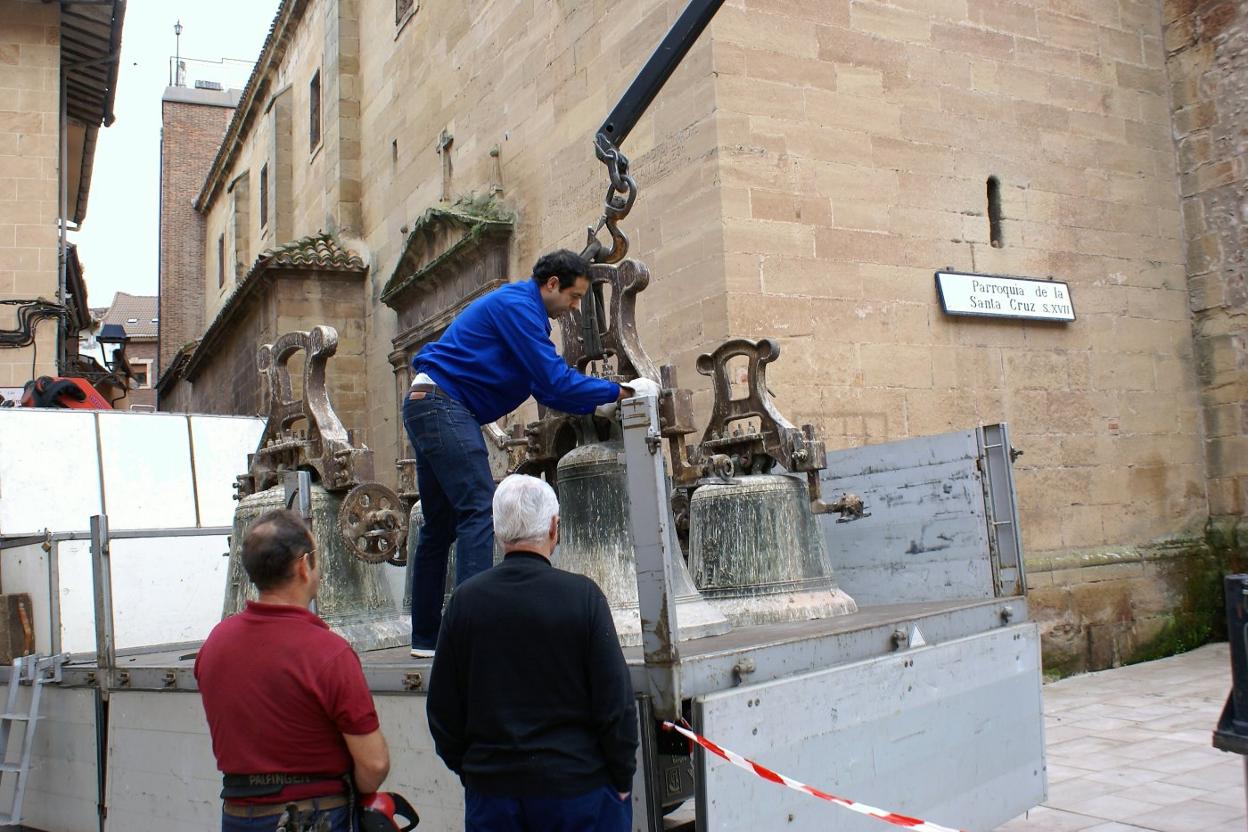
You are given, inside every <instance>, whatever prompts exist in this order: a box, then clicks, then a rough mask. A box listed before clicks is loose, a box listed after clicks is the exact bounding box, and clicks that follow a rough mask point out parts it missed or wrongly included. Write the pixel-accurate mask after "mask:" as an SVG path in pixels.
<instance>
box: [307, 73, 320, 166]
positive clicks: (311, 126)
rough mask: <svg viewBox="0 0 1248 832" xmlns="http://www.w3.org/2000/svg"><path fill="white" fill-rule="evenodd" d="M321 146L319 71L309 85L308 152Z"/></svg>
mask: <svg viewBox="0 0 1248 832" xmlns="http://www.w3.org/2000/svg"><path fill="white" fill-rule="evenodd" d="M320 144H321V71H320V70H319V69H318V70H317V71H316V74H315V75H313V76H312V83H311V84H309V85H308V152H309V153H311V152H312V151H313V150H316V149H317V148H318V147H320Z"/></svg>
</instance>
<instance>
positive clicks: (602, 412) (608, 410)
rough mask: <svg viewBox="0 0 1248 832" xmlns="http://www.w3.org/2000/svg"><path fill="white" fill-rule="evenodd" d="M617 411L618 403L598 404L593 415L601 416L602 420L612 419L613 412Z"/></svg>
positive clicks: (613, 416)
mask: <svg viewBox="0 0 1248 832" xmlns="http://www.w3.org/2000/svg"><path fill="white" fill-rule="evenodd" d="M618 409H619V403H618V402H607V403H606V404H600V405H598V406H597V407H595V408H594V415H595V416H601V417H602V418H604V419H614V418H615V411H616V410H618Z"/></svg>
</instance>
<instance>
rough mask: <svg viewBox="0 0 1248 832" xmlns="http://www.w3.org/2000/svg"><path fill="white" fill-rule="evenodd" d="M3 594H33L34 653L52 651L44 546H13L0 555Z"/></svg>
mask: <svg viewBox="0 0 1248 832" xmlns="http://www.w3.org/2000/svg"><path fill="white" fill-rule="evenodd" d="M0 557H2V558H3V560H0V591H3V592H5V593H7V594H10V595H16V594H19V593H22V592H25V593H27V594H29V595H30V605H31V610H30V614H31V618H32V619H33V620H32V622H31V624H32V625H33V626H34V628H35V652H36V653H43V654H44V655H48V654H50V653H51V652H52V612H51V605H50V604H49V602H48V599H49V598H50V597H51V593H50V592H49V590H48V553H47V552H45V551H43V545H42V544H40V543H34V544H32V545H30V546H14V547H13V548H11V549H5V550H4V552H3V555H0Z"/></svg>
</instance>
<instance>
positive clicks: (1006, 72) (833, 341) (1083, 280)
mask: <svg viewBox="0 0 1248 832" xmlns="http://www.w3.org/2000/svg"><path fill="white" fill-rule="evenodd" d="M713 33H714V36H715V69H716V72H717V81H716V87H715V95H716V100H717V103H718V105H719V108H720V110H719V112H720V115H719V125H720V129H719V152H720V154H721V162H720V170H721V177H720V181H721V182H722V189H721V196H722V200H723V210H724V222H725V235H724V242H725V249H726V252H725V253H726V257H727V263H728V270H727V275H726V279H727V283H728V287H729V300H728V321H729V324H728V325H729V329H730V331H731V332H732V333H733V334H734V335H744V336H760V335H765V334H774V335H778V336H779V337H780V339H781V347H782V350H783V352H782V354H781V358H780V360H779V361H778V362H777V363H776V364H775V365H774V368H775V369H774V371H773V372H772V373H771V375H770V376H769V380H770V381H771V383H772V385H773V390H774V391H775V393H776V397H777V399H778V401H779V403H780V406H781V407H782V408H783V409H784V410H785V411H786V412H788V413H791V414H793V418H794V419H795V421H810V422H813V423H814V424H815V425H817V426H818V427H819V428H820V429H821V430H822V431H823V432H824V433H825V435H826V436H827V437H828V441H829V445H830V446H832V447H838V446H853V445H860V444H863V443H870V442H879V441H884V440H889V439H897V438H902V437H906V436H916V435H924V434H933V433H939V432H942V431H947V430H953V429H959V428H967V427H970V426H973V425H975V424H981V423H989V422H998V421H1006V422H1008V423H1009V424H1010V427H1011V435H1012V439H1013V441H1014V443H1015V445H1016V446H1017V447H1018V448H1019V449H1021V450H1023V451H1024V452H1025V455H1024V456H1023V457H1022V458H1021V459H1020V460H1019V461H1018V463H1017V465H1016V479H1017V485H1018V493H1019V501H1020V509H1021V510H1020V520H1021V526H1022V529H1023V539H1024V547H1025V549H1026V550H1027V551H1030V552H1045V551H1053V550H1077V549H1085V548H1092V547H1097V546H1103V545H1105V544H1116V545H1121V544H1143V543H1147V542H1149V541H1152V540H1154V539H1155V538H1158V537H1166V536H1171V535H1174V534H1187V533H1190V532H1191V531H1192V530H1193V529H1198V528H1199V526H1200V524H1201V522H1202V521H1203V518H1204V517H1205V516H1206V505H1205V496H1204V471H1203V460H1202V455H1201V450H1200V438H1199V435H1200V430H1199V406H1198V402H1197V398H1196V393H1195V386H1196V383H1195V372H1194V365H1193V358H1192V347H1191V339H1190V335H1189V323H1188V314H1187V309H1186V293H1185V290H1184V279H1183V248H1182V245H1181V240H1180V237H1181V233H1182V231H1181V223H1180V218H1179V213H1178V205H1177V197H1176V178H1175V171H1174V167H1175V160H1174V153H1173V148H1172V146H1171V142H1170V137H1169V125H1170V121H1169V106H1168V102H1167V100H1166V83H1165V69H1164V66H1163V58H1164V52H1163V49H1162V45H1161V27H1160V17H1159V8H1158V6H1157V5H1156V4H1154V3H1146V2H1140V3H1135V2H1108V3H1095V4H1069V3H1063V4H1049V3H1041V4H1019V3H1012V2H1005V1H1004V0H947V2H940V3H891V4H884V3H876V2H871V0H854V2H852V3H850V2H848V0H843V1H842V0H838V1H837V2H819V3H786V4H770V3H755V2H746V1H745V0H742V1H741V2H735V3H733V2H730V3H729V4H727V5H726V6H725V8H724V9H723V10H722V11H721V12H720V14H719V16H718V18H717V19H716V22H715V24H714V29H713ZM990 177H995V178H996V180H997V181H998V182H999V186H1000V193H1001V204H1002V209H1003V215H1004V219H1003V222H1002V231H1003V235H1002V236H1003V243H1004V244H1003V245H1000V246H994V245H993V244H992V242H991V240H990V236H989V221H988V217H987V190H988V180H989V178H990ZM950 267H951V268H953V269H955V270H960V271H974V272H986V273H989V274H1006V275H1019V276H1026V277H1037V278H1053V279H1057V280H1064V281H1069V282H1070V284H1071V293H1072V296H1073V298H1074V305H1075V309H1076V313H1077V315H1078V319H1077V320H1076V321H1075V322H1073V323H1070V324H1052V323H1039V322H1017V321H1003V320H992V319H968V318H955V317H950V316H947V315H945V314H944V313H943V312H942V311H941V308H940V305H939V302H938V301H937V297H936V293H935V290H934V286H933V272H934V271H936V270H938V269H941V268H950Z"/></svg>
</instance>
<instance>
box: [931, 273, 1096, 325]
mask: <svg viewBox="0 0 1248 832" xmlns="http://www.w3.org/2000/svg"><path fill="white" fill-rule="evenodd" d="M936 291H937V293H938V294H939V295H940V305H941V308H942V309H944V311H945V314H946V315H976V316H981V317H991V318H1022V319H1025V320H1033V321H1063V322H1069V321H1073V320H1074V319H1075V305H1074V301H1073V300H1072V299H1071V297H1070V286H1069V285H1068V284H1066V283H1065V282H1063V281H1060V280H1035V279H1033V278H1029V277H1000V276H998V275H990V274H971V273H967V272H936Z"/></svg>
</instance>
